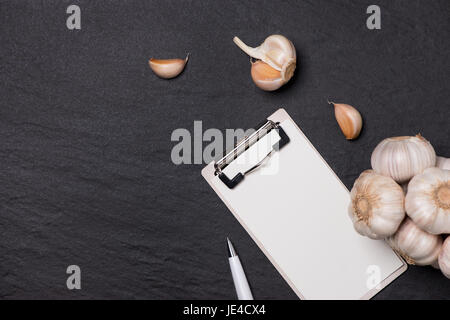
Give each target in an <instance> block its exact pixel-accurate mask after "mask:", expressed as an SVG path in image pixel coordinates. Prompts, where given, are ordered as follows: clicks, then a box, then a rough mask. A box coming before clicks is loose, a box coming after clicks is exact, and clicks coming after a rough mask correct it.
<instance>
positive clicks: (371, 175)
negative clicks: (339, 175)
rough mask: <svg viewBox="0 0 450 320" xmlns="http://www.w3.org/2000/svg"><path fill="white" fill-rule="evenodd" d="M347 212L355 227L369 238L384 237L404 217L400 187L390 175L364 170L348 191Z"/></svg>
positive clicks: (394, 229) (392, 230)
mask: <svg viewBox="0 0 450 320" xmlns="http://www.w3.org/2000/svg"><path fill="white" fill-rule="evenodd" d="M350 197H351V203H350V205H349V207H348V214H349V216H350V218H351V220H352V222H353V226H354V227H355V229H356V231H357V232H358V233H359V234H361V235H363V236H367V237H369V238H372V239H383V238H385V237H388V236H390V235H392V234H394V233H395V231H397V228H398V227H399V225H400V223H401V222H402V220H403V218H404V217H405V210H404V206H403V200H404V195H403V190H402V188H401V187H400V186H399V185H398V184H397V183H395V181H394V180H392V179H391V178H389V177H386V176H383V175H380V174H376V173H375V172H373V170H366V171H364V172H363V173H361V175H360V176H359V177H358V179H356V181H355V184H354V185H353V188H352V191H351V192H350Z"/></svg>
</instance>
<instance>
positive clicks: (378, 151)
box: [371, 135, 436, 183]
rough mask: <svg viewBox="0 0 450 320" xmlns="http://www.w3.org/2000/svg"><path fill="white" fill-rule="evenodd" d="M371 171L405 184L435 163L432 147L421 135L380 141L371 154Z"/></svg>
mask: <svg viewBox="0 0 450 320" xmlns="http://www.w3.org/2000/svg"><path fill="white" fill-rule="evenodd" d="M371 163H372V169H373V170H375V172H377V173H379V174H383V175H385V176H389V177H391V178H392V179H394V180H395V181H397V182H398V183H403V182H407V181H408V180H409V179H411V178H412V177H414V176H415V175H416V174H419V173H421V172H422V171H423V170H425V169H426V168H429V167H434V165H435V163H436V153H435V152H434V149H433V146H432V145H431V144H430V143H429V142H428V141H427V140H426V139H425V138H423V137H422V136H421V135H417V136H415V137H409V136H404V137H393V138H387V139H384V140H383V141H381V142H380V143H379V144H378V145H377V146H376V148H375V150H374V151H373V153H372V158H371Z"/></svg>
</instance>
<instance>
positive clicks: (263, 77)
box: [251, 61, 284, 91]
mask: <svg viewBox="0 0 450 320" xmlns="http://www.w3.org/2000/svg"><path fill="white" fill-rule="evenodd" d="M251 75H252V79H253V82H254V83H255V84H256V86H257V87H258V88H260V89H262V90H265V91H274V90H277V89H278V88H280V87H281V86H282V85H283V84H284V81H283V79H281V72H280V71H278V70H275V69H274V68H272V67H271V66H269V65H268V64H267V63H265V62H263V61H256V62H253V63H252V70H251Z"/></svg>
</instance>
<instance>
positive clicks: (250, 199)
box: [202, 109, 407, 300]
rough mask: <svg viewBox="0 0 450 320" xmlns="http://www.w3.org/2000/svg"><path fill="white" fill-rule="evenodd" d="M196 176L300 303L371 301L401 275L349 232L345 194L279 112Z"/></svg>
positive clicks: (396, 262) (374, 246)
mask: <svg viewBox="0 0 450 320" xmlns="http://www.w3.org/2000/svg"><path fill="white" fill-rule="evenodd" d="M202 175H203V177H204V178H205V179H206V180H207V182H208V183H209V185H210V186H211V187H212V188H213V189H214V191H215V192H216V193H217V194H218V196H219V197H220V198H221V200H222V201H223V202H224V203H225V205H226V206H227V207H228V209H229V210H230V211H231V212H232V214H233V215H234V216H235V217H236V219H237V220H238V221H239V223H240V224H241V225H242V226H243V227H244V228H245V230H246V231H247V232H248V233H249V235H250V236H251V237H252V239H253V240H254V241H255V242H256V244H257V245H258V247H259V248H260V249H261V250H262V251H263V252H264V254H265V255H266V256H267V258H268V259H269V260H270V262H271V263H272V264H273V265H274V266H275V268H276V269H277V270H278V272H279V273H280V274H281V275H282V277H283V278H284V279H285V281H286V282H287V283H288V284H289V286H290V287H291V288H292V290H294V292H295V293H296V294H297V296H298V297H299V298H300V299H339V300H341V299H370V298H371V297H373V296H374V295H375V294H377V293H378V292H379V291H380V290H381V289H383V288H384V287H385V286H387V285H388V284H389V283H391V282H392V281H393V280H394V279H395V278H397V277H398V276H399V275H400V274H402V273H403V272H404V271H405V270H406V269H407V264H406V263H405V262H404V260H403V259H402V258H401V257H400V256H399V255H398V254H397V253H395V252H394V251H393V250H392V249H391V248H390V247H389V246H388V245H387V243H386V242H385V241H383V240H372V239H368V238H366V237H363V236H361V235H359V234H358V233H357V232H356V231H355V230H354V229H353V225H352V222H351V220H350V218H349V217H348V214H347V210H348V204H349V201H350V196H349V192H348V190H347V188H346V187H345V185H344V184H343V183H342V182H341V181H340V180H339V178H338V177H337V176H336V174H335V173H334V172H333V170H332V169H331V168H330V167H329V166H328V164H327V163H326V162H325V160H324V159H323V158H322V157H321V155H320V154H319V153H318V152H317V150H316V149H315V148H314V146H313V145H312V144H311V143H310V142H309V140H308V139H307V138H306V136H305V135H304V134H303V132H302V131H301V130H300V128H299V127H298V126H297V125H296V124H295V122H294V121H293V120H292V119H291V117H290V116H289V115H288V114H287V112H286V111H285V110H284V109H279V110H277V111H276V112H275V113H274V114H272V115H271V116H270V117H268V118H267V120H266V121H264V122H263V124H261V125H260V126H258V127H257V128H256V131H255V132H254V133H252V134H251V135H250V136H248V137H246V138H245V139H244V140H243V141H241V142H240V143H238V144H237V145H236V147H235V148H234V149H233V150H231V151H230V152H228V153H227V154H226V155H225V156H224V157H223V158H222V159H220V160H218V161H217V162H212V163H210V164H208V165H207V166H206V167H205V168H204V169H203V170H202Z"/></svg>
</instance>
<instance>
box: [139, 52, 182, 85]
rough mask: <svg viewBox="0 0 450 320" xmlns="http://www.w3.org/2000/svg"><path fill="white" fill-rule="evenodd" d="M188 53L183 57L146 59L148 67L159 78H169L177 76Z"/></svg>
mask: <svg viewBox="0 0 450 320" xmlns="http://www.w3.org/2000/svg"><path fill="white" fill-rule="evenodd" d="M188 59H189V55H187V56H186V58H185V59H153V58H151V59H150V60H149V61H148V64H149V65H150V68H151V69H152V70H153V72H154V73H156V75H157V76H158V77H160V78H163V79H171V78H175V77H176V76H178V75H179V74H180V73H181V72H182V71H183V70H184V67H185V66H186V63H187V62H188Z"/></svg>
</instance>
